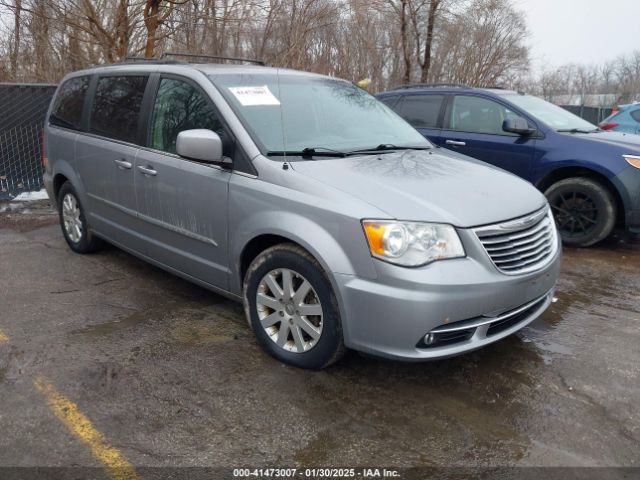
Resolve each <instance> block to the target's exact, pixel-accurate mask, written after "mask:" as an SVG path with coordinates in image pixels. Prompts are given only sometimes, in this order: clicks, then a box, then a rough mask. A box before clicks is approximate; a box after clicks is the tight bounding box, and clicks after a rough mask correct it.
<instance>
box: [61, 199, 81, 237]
mask: <svg viewBox="0 0 640 480" xmlns="http://www.w3.org/2000/svg"><path fill="white" fill-rule="evenodd" d="M80 214H81V211H80V205H79V204H78V200H77V199H76V197H75V196H74V195H72V194H71V193H67V194H66V195H65V196H64V198H63V199H62V221H63V223H64V230H65V232H66V233H67V236H68V237H69V239H70V240H71V241H72V242H73V243H78V242H80V240H81V239H82V220H81V219H80Z"/></svg>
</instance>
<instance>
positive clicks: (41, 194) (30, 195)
mask: <svg viewBox="0 0 640 480" xmlns="http://www.w3.org/2000/svg"><path fill="white" fill-rule="evenodd" d="M37 200H49V195H47V191H46V190H45V189H44V188H43V189H42V190H40V191H38V192H22V193H21V194H20V195H18V196H17V197H15V198H13V199H12V200H11V201H12V202H35V201H37Z"/></svg>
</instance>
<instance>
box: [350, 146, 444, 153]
mask: <svg viewBox="0 0 640 480" xmlns="http://www.w3.org/2000/svg"><path fill="white" fill-rule="evenodd" d="M430 148H431V147H398V146H397V145H393V144H392V143H381V144H380V145H378V146H377V147H373V148H362V149H359V150H351V151H350V152H348V153H347V154H348V155H358V154H362V153H380V152H393V151H397V150H429V149H430Z"/></svg>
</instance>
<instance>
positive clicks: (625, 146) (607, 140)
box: [565, 132, 640, 154]
mask: <svg viewBox="0 0 640 480" xmlns="http://www.w3.org/2000/svg"><path fill="white" fill-rule="evenodd" d="M565 135H567V136H571V137H573V138H575V139H576V140H579V141H583V142H589V143H597V144H609V145H612V146H616V147H619V148H621V149H622V150H624V153H631V154H640V135H635V134H633V133H622V132H595V133H565Z"/></svg>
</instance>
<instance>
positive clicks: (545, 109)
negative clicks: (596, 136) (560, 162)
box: [504, 94, 597, 132]
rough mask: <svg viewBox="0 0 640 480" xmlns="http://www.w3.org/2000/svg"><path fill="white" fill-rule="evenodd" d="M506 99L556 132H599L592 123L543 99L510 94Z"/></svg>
mask: <svg viewBox="0 0 640 480" xmlns="http://www.w3.org/2000/svg"><path fill="white" fill-rule="evenodd" d="M504 97H505V98H506V99H507V100H509V101H510V102H511V103H513V104H514V105H516V106H518V107H520V108H521V109H522V110H524V111H525V112H527V113H528V114H529V115H531V116H533V117H535V118H537V119H538V120H540V121H541V122H544V123H546V124H547V125H549V126H550V127H551V128H553V129H554V130H557V131H580V132H582V131H584V132H591V131H593V130H597V127H596V126H595V125H593V124H592V123H589V122H587V121H586V120H583V119H582V118H580V117H578V116H577V115H574V114H573V113H571V112H569V111H567V110H565V109H564V108H562V107H558V106H557V105H554V104H553V103H549V102H547V101H546V100H543V99H541V98H538V97H534V96H532V95H521V94H510V95H505V96H504Z"/></svg>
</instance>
